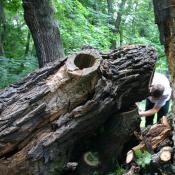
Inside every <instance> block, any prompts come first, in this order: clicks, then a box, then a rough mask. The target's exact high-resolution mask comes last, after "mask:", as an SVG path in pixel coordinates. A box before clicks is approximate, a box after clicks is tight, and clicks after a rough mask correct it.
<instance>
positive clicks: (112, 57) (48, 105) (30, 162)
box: [0, 45, 156, 175]
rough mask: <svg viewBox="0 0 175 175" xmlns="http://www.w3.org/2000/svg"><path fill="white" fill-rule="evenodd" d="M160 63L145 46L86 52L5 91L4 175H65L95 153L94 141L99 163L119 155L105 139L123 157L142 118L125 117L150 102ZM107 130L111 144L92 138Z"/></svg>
mask: <svg viewBox="0 0 175 175" xmlns="http://www.w3.org/2000/svg"><path fill="white" fill-rule="evenodd" d="M155 60H156V54H155V51H154V49H153V48H151V47H147V46H143V45H131V46H125V47H121V48H119V49H115V50H113V51H111V52H110V53H106V54H103V53H99V52H98V51H97V50H94V49H91V50H84V51H81V52H78V53H75V54H73V55H70V56H68V57H67V58H66V59H64V60H63V61H56V62H54V63H51V64H50V65H48V66H46V67H44V68H42V69H39V70H38V71H35V72H33V73H32V74H30V75H29V76H28V77H26V78H25V79H24V80H23V81H21V82H18V83H16V84H13V85H11V86H10V87H9V88H7V89H5V90H3V91H1V92H0V157H1V160H0V172H2V174H6V175H8V174H9V175H12V173H13V174H14V175H15V174H18V175H19V174H21V175H28V174H34V175H35V174H37V175H39V174H42V175H50V174H54V173H57V174H62V173H63V171H64V169H66V167H67V164H68V163H69V164H68V165H72V164H71V163H70V162H71V161H78V158H77V159H75V157H79V158H80V157H81V153H82V152H84V151H86V150H85V149H89V148H88V147H86V146H87V144H86V141H88V140H91V139H89V138H95V139H94V140H93V141H91V143H92V145H96V146H95V147H96V150H99V154H100V159H101V160H104V158H103V157H105V155H107V150H106V149H110V150H111V153H110V154H109V155H112V153H114V152H116V150H115V149H114V148H113V147H109V145H108V144H106V143H107V138H109V140H111V141H113V140H114V139H113V138H118V142H115V145H116V147H117V148H119V152H118V153H117V157H119V156H120V154H121V152H120V151H121V150H122V149H123V144H124V143H126V142H127V140H129V139H130V137H129V135H130V136H131V135H132V133H133V132H134V130H136V129H137V127H138V126H139V120H138V115H136V114H137V112H135V113H133V114H132V115H131V117H129V116H128V117H122V115H119V113H120V112H122V111H128V110H130V109H129V107H130V106H131V105H133V104H134V103H135V102H136V101H140V100H142V99H144V98H145V97H146V96H147V95H148V84H149V79H150V77H151V74H152V72H153V69H154V64H155ZM117 113H118V115H117ZM126 116H127V115H126ZM111 121H113V122H111ZM114 124H116V125H114ZM102 126H103V128H105V129H104V132H103V134H106V135H107V138H106V140H105V139H104V137H102V138H100V137H98V138H99V139H96V137H95V136H94V135H95V134H96V131H97V130H98V129H99V128H100V127H102ZM108 128H111V131H110V130H109V132H108ZM110 132H111V133H110ZM119 133H120V134H119ZM123 138H124V139H123ZM103 141H104V142H103ZM88 143H89V142H88ZM99 143H100V145H102V146H100V145H99ZM103 143H104V145H103ZM109 143H110V141H109ZM77 145H78V147H79V148H80V149H77ZM92 147H93V146H92ZM92 147H91V148H90V149H92ZM81 148H82V149H81ZM98 148H99V149H98ZM80 150H81V151H80ZM78 152H79V154H80V155H78ZM105 152H106V154H105ZM76 153H77V155H75V154H76ZM108 158H109V156H107V160H108ZM109 162H110V161H109ZM73 165H74V164H73ZM101 169H106V167H104V166H103V165H102V168H101ZM80 174H81V173H80Z"/></svg>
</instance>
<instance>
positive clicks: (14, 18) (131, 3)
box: [0, 0, 167, 88]
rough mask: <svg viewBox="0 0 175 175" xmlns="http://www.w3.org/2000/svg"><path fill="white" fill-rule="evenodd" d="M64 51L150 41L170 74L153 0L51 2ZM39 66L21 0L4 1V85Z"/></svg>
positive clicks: (0, 15)
mask: <svg viewBox="0 0 175 175" xmlns="http://www.w3.org/2000/svg"><path fill="white" fill-rule="evenodd" d="M50 4H52V8H53V10H54V12H55V16H54V18H55V20H56V21H57V22H58V25H59V30H60V35H61V39H62V42H63V48H64V53H65V55H68V54H71V53H73V52H75V51H78V50H80V49H81V48H82V46H83V45H91V46H93V47H95V48H97V49H99V50H101V51H108V50H109V49H111V48H116V47H119V46H121V45H127V44H135V43H138V44H146V45H152V46H153V47H155V48H156V49H157V51H158V54H159V60H158V62H157V70H158V71H160V72H163V73H167V63H166V60H167V59H165V53H164V49H163V46H161V44H160V41H159V32H158V28H157V26H156V24H155V21H154V11H153V4H152V1H151V0H123V1H118V0H114V1H112V0H96V1H94V0H73V1H72V0H52V1H50ZM36 68H38V62H37V58H36V51H35V46H34V42H33V39H32V36H31V33H30V31H29V29H28V27H27V25H26V23H25V21H24V10H23V7H22V1H21V0H0V72H1V76H0V88H4V87H6V86H8V85H9V84H11V83H13V82H16V81H17V80H19V79H21V78H22V77H24V76H25V75H26V74H28V73H29V72H32V71H33V70H35V69H36Z"/></svg>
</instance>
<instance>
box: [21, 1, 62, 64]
mask: <svg viewBox="0 0 175 175" xmlns="http://www.w3.org/2000/svg"><path fill="white" fill-rule="evenodd" d="M23 7H24V18H25V21H26V24H27V25H28V27H29V29H30V31H31V33H32V37H33V40H34V44H35V48H36V54H37V57H38V62H39V66H40V67H43V66H44V65H45V64H46V63H49V62H52V61H54V60H56V59H60V58H63V56H64V50H63V45H62V41H61V37H60V31H59V28H58V24H57V23H56V21H55V20H54V11H53V7H52V5H51V2H50V1H49V0H23Z"/></svg>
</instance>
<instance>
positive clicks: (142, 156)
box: [135, 150, 152, 168]
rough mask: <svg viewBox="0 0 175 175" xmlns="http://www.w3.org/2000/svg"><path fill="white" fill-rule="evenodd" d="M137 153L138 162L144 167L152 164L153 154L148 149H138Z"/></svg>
mask: <svg viewBox="0 0 175 175" xmlns="http://www.w3.org/2000/svg"><path fill="white" fill-rule="evenodd" d="M135 154H136V163H137V164H138V165H140V166H141V167H142V168H145V166H146V165H149V164H150V162H151V160H152V156H151V154H150V153H149V152H148V151H141V150H137V151H136V152H135Z"/></svg>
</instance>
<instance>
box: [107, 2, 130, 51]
mask: <svg viewBox="0 0 175 175" xmlns="http://www.w3.org/2000/svg"><path fill="white" fill-rule="evenodd" d="M126 1H127V0H122V1H121V3H120V4H119V10H118V12H117V18H116V20H115V22H113V21H114V14H113V13H114V11H113V4H112V0H107V4H108V14H109V16H110V18H111V19H110V20H109V24H110V25H112V24H113V25H114V26H115V29H114V30H113V33H114V34H116V33H119V36H120V46H121V45H122V42H123V36H122V35H123V32H122V29H121V27H120V24H121V20H122V10H123V8H124V6H125V3H126ZM115 48H116V40H112V41H111V49H115Z"/></svg>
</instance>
